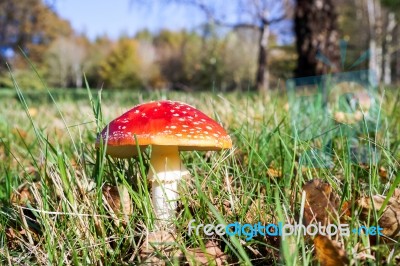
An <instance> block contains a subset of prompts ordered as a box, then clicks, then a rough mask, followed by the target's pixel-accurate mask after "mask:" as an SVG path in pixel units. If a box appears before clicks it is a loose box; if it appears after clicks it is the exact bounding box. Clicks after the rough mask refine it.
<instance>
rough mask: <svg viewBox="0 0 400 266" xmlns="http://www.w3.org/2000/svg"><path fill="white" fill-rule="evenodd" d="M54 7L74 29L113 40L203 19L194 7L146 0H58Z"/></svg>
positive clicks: (190, 25)
mask: <svg viewBox="0 0 400 266" xmlns="http://www.w3.org/2000/svg"><path fill="white" fill-rule="evenodd" d="M138 2H140V3H138ZM55 10H56V12H57V13H58V14H59V15H60V16H61V17H62V18H64V19H67V20H69V21H70V22H71V24H72V27H73V28H74V29H75V30H76V31H77V32H84V33H86V34H87V35H88V36H89V38H91V39H94V38H95V37H96V36H99V35H102V34H105V33H106V34H108V36H109V37H111V38H113V39H116V38H118V36H120V35H121V34H129V35H132V34H134V33H135V32H137V31H139V30H141V29H144V28H147V29H149V30H151V31H157V30H159V29H161V28H168V29H173V30H176V29H181V28H193V27H195V26H198V25H199V24H201V23H202V22H204V20H205V17H204V15H203V13H201V12H200V11H199V10H197V9H196V8H194V7H190V6H182V5H176V4H169V5H164V4H160V2H159V1H145V0H142V1H137V0H136V1H135V0H57V1H56V2H55Z"/></svg>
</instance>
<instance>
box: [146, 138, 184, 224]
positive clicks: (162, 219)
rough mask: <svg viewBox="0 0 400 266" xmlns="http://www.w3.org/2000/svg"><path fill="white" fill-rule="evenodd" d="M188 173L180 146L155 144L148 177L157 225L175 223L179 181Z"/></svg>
mask: <svg viewBox="0 0 400 266" xmlns="http://www.w3.org/2000/svg"><path fill="white" fill-rule="evenodd" d="M187 173H188V172H187V170H186V168H185V167H184V166H183V165H182V162H181V159H180V157H179V150H178V146H159V145H153V147H152V151H151V158H150V171H149V175H148V178H149V180H150V181H151V183H152V184H151V185H152V193H151V199H152V203H153V208H154V212H155V215H156V219H157V222H156V227H166V226H168V225H169V224H171V223H173V219H174V218H175V210H176V207H177V200H178V198H179V196H178V182H179V180H180V179H181V177H182V176H183V175H185V174H187Z"/></svg>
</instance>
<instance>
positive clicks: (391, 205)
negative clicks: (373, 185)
mask: <svg viewBox="0 0 400 266" xmlns="http://www.w3.org/2000/svg"><path fill="white" fill-rule="evenodd" d="M385 199H386V197H385V196H381V195H375V196H372V201H373V204H372V202H371V198H369V197H362V198H360V199H359V200H357V205H358V206H359V207H361V219H362V220H364V221H365V220H366V219H367V218H368V216H371V215H369V212H370V211H373V208H375V210H376V211H379V210H380V209H381V207H382V205H383V202H384V200H385ZM378 224H379V226H380V227H382V228H383V230H382V234H384V235H386V236H388V237H395V236H399V235H400V189H397V188H396V190H395V192H394V193H393V196H392V197H391V198H390V199H389V201H388V204H387V206H386V208H385V210H384V211H383V213H382V216H381V218H380V219H379V221H378Z"/></svg>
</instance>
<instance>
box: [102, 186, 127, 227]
mask: <svg viewBox="0 0 400 266" xmlns="http://www.w3.org/2000/svg"><path fill="white" fill-rule="evenodd" d="M102 192H103V200H104V202H105V203H106V205H108V206H109V211H110V213H111V215H112V216H113V218H114V221H115V223H116V224H117V225H119V219H117V217H122V218H123V223H127V222H128V221H129V215H131V214H132V211H133V205H132V201H131V197H130V196H129V192H128V189H127V188H126V187H125V186H109V185H105V186H103V189H102Z"/></svg>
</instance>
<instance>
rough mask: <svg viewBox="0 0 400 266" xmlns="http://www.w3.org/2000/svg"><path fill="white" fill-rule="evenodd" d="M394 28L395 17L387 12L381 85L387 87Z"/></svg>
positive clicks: (390, 72) (389, 75)
mask: <svg viewBox="0 0 400 266" xmlns="http://www.w3.org/2000/svg"><path fill="white" fill-rule="evenodd" d="M395 27H396V17H395V14H394V13H393V12H389V15H388V22H387V26H386V37H385V50H384V54H383V60H384V63H383V83H384V84H385V85H389V84H391V83H392V64H391V63H392V62H391V61H392V60H391V58H392V57H391V55H392V52H393V43H392V41H393V30H394V28H395Z"/></svg>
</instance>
